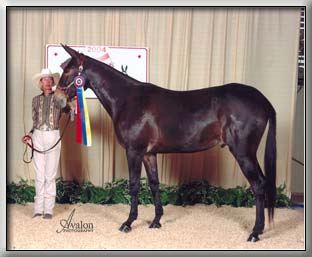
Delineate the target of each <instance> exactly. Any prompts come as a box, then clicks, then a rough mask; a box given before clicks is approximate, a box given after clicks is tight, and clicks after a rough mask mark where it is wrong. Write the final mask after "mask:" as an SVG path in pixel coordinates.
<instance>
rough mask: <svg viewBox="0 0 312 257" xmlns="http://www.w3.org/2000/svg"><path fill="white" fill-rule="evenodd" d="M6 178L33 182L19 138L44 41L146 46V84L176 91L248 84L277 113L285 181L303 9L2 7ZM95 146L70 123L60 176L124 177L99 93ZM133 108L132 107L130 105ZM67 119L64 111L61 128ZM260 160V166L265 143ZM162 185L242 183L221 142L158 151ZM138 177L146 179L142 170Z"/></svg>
mask: <svg viewBox="0 0 312 257" xmlns="http://www.w3.org/2000/svg"><path fill="white" fill-rule="evenodd" d="M7 15H8V45H7V48H8V56H7V57H8V88H7V89H8V106H7V108H8V111H7V115H8V124H7V131H8V139H7V145H8V158H7V160H8V180H9V181H18V180H19V179H20V178H23V179H28V180H30V179H33V178H34V176H35V174H34V170H33V167H32V164H28V165H27V164H25V163H23V160H22V156H23V152H24V146H23V145H22V143H21V137H22V136H23V135H24V134H25V133H27V132H28V131H29V129H30V128H31V126H32V120H31V99H32V97H33V96H35V95H37V94H39V93H40V91H39V90H38V88H37V87H35V86H34V85H32V82H31V77H32V76H33V74H35V73H38V72H40V70H41V69H42V68H43V67H44V64H45V46H46V44H58V43H63V44H68V45H110V46H129V47H131V46H135V47H148V48H149V53H150V57H149V81H150V82H151V83H154V84H157V85H160V86H162V87H165V88H170V89H174V90H190V89H199V88H204V87H210V86H218V85H221V84H225V83H229V82H239V83H244V84H248V85H252V86H254V87H256V88H257V89H259V90H260V91H261V92H262V93H263V94H264V95H265V96H266V97H267V98H268V99H269V100H270V101H271V103H272V104H273V106H274V107H275V109H276V112H277V185H280V184H282V183H284V182H286V185H287V188H288V189H289V188H290V179H291V169H290V168H291V165H290V164H291V156H292V155H291V149H292V128H293V116H294V108H295V94H296V78H297V56H298V41H299V18H300V9H299V8H280V9H278V8H271V9H268V8H11V7H10V8H8V12H7ZM87 103H88V107H89V112H90V120H91V129H92V137H93V145H92V147H88V148H87V147H83V146H80V145H77V144H76V142H75V123H70V125H69V127H68V128H67V130H66V131H65V136H64V139H63V140H62V152H61V160H60V169H59V175H60V176H63V177H64V178H65V179H69V180H71V179H76V180H78V181H83V180H89V181H91V182H92V183H94V184H95V185H97V186H102V185H104V183H106V182H110V181H112V180H113V179H118V178H128V167H127V163H126V155H125V150H124V149H123V148H122V147H121V146H120V145H119V144H118V142H117V140H116V137H115V134H114V130H113V126H112V122H111V120H110V118H109V116H108V114H107V113H106V111H105V109H104V108H103V107H102V106H101V104H100V103H99V101H98V100H97V99H88V100H87ZM129 108H131V106H130V107H129ZM65 121H66V117H65V116H64V117H63V118H62V128H63V127H64V124H65ZM265 138H266V133H265V135H264V137H263V140H262V142H261V145H260V148H259V151H258V158H259V162H260V164H261V167H263V157H264V143H265V140H264V139H265ZM157 161H158V169H159V177H160V180H161V182H162V183H166V184H169V185H173V184H181V183H184V182H189V181H192V180H195V179H206V180H208V181H209V183H211V184H213V185H218V186H222V187H225V188H227V187H235V186H236V185H245V184H246V185H247V181H246V180H245V178H244V177H243V175H242V173H241V171H240V168H239V166H238V164H237V163H236V161H235V160H234V158H233V156H232V155H231V153H230V152H229V151H228V149H227V148H220V147H215V148H212V149H210V150H208V151H204V152H200V153H194V154H158V155H157ZM142 176H145V171H144V170H143V172H142Z"/></svg>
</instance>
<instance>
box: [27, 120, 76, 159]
mask: <svg viewBox="0 0 312 257" xmlns="http://www.w3.org/2000/svg"><path fill="white" fill-rule="evenodd" d="M70 119H71V115H68V119H67V122H66V124H65V127H64V130H63V132H62V134H61V136H60V138H59V139H58V140H57V141H56V143H55V144H54V145H53V146H51V147H50V148H49V149H47V150H43V151H41V150H38V149H36V148H35V147H34V144H33V140H32V138H31V137H30V136H26V137H27V138H29V139H30V143H28V142H27V144H26V146H25V151H24V154H23V162H25V163H31V161H32V158H33V157H34V151H35V152H37V153H46V152H48V151H50V150H52V149H53V148H54V147H56V146H57V144H58V143H59V142H60V141H61V139H62V138H63V136H64V133H65V130H66V128H67V126H68V123H69V120H70ZM27 147H30V149H31V157H30V160H29V161H28V160H26V159H25V155H26V153H27Z"/></svg>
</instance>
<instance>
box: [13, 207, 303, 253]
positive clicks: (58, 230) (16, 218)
mask: <svg viewBox="0 0 312 257" xmlns="http://www.w3.org/2000/svg"><path fill="white" fill-rule="evenodd" d="M7 208H8V215H7V232H8V236H7V242H8V250H21V249H23V250H26V249H27V250H40V249H42V250H63V249H64V250H65V249H66V250H75V249H77V250H78V249H84V250H90V249H92V250H117V249H123V250H126V249H131V250H150V249H158V250H180V249H181V250H184V249H188V250H225V249H227V250H232V249H239V250H246V249H250V250H255V249H294V250H303V249H304V240H305V238H304V209H276V210H275V221H274V224H273V225H271V226H269V225H268V224H266V227H265V230H264V233H263V234H262V235H261V236H260V241H258V242H256V243H250V242H246V239H247V238H248V235H249V233H250V232H251V229H252V227H253V225H254V222H255V208H233V207H230V206H222V207H220V208H217V207H216V206H215V205H202V204H197V205H194V206H186V207H181V206H172V205H167V206H165V207H164V216H163V217H162V219H161V224H162V227H161V228H160V229H149V228H148V226H149V224H150V223H151V221H152V219H153V217H154V206H152V205H149V206H142V205H141V206H139V217H138V219H137V220H136V221H135V222H134V223H133V225H132V231H131V232H129V233H123V232H120V231H119V230H118V229H119V227H120V225H121V223H122V222H123V221H125V219H126V218H127V217H128V213H129V206H127V205H122V204H117V205H110V206H108V205H95V204H76V205H69V204H66V205H60V204H57V205H56V207H55V209H54V216H53V218H52V219H51V220H46V219H42V217H36V218H32V215H33V204H27V205H18V204H10V205H7ZM266 215H267V211H266Z"/></svg>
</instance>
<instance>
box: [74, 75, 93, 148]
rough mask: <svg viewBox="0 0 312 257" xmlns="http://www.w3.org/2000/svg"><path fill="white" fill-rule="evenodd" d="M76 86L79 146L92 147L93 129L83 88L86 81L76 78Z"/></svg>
mask: <svg viewBox="0 0 312 257" xmlns="http://www.w3.org/2000/svg"><path fill="white" fill-rule="evenodd" d="M74 84H75V86H76V90H77V108H76V109H77V121H76V141H77V143H78V144H82V143H83V144H84V145H86V146H91V141H92V140H91V128H90V119H89V111H88V106H87V101H86V96H85V92H84V90H83V86H84V84H85V79H84V77H82V76H76V77H75V79H74Z"/></svg>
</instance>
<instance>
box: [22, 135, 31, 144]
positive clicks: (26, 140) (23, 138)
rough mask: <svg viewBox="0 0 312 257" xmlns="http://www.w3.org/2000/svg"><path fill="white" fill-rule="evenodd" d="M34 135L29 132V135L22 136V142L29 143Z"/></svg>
mask: <svg viewBox="0 0 312 257" xmlns="http://www.w3.org/2000/svg"><path fill="white" fill-rule="evenodd" d="M31 137H32V133H28V135H25V136H23V137H22V143H24V144H27V142H28V140H30V139H31Z"/></svg>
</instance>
